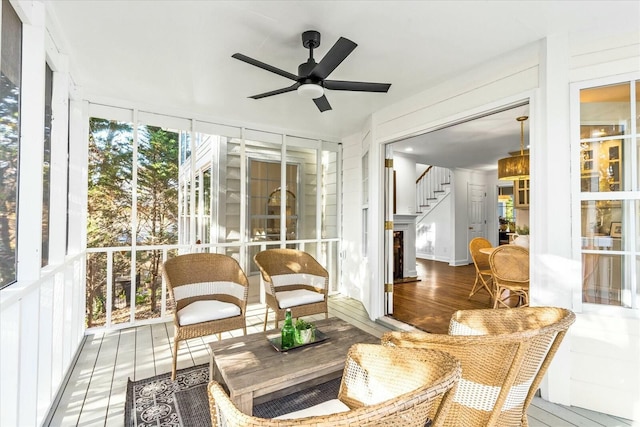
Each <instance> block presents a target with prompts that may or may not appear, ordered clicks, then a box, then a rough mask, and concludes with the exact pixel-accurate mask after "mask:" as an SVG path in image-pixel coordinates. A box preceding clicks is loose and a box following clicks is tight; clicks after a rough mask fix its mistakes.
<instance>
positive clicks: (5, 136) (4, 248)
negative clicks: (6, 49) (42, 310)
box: [0, 73, 20, 288]
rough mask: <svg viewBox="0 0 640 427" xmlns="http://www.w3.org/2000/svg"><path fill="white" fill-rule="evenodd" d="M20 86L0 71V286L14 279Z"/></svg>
mask: <svg viewBox="0 0 640 427" xmlns="http://www.w3.org/2000/svg"><path fill="white" fill-rule="evenodd" d="M19 130H20V87H19V86H17V85H16V84H14V83H13V82H12V81H11V80H10V79H9V78H8V77H7V76H6V75H5V74H4V73H2V74H1V75H0V288H2V287H3V286H5V285H8V284H9V283H12V282H13V281H15V280H16V218H17V210H18V207H17V203H16V196H17V193H18V150H19V143H18V140H19V139H18V136H19Z"/></svg>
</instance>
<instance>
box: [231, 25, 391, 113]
mask: <svg viewBox="0 0 640 427" xmlns="http://www.w3.org/2000/svg"><path fill="white" fill-rule="evenodd" d="M302 45H303V46H304V47H305V48H307V49H309V59H308V60H307V62H304V63H302V64H300V65H299V66H298V75H295V74H292V73H289V72H287V71H284V70H281V69H280V68H276V67H274V66H272V65H269V64H265V63H264V62H261V61H258V60H257V59H253V58H249V57H248V56H246V55H243V54H241V53H235V54H233V55H231V56H232V57H233V58H236V59H239V60H240V61H244V62H246V63H247V64H251V65H254V66H256V67H259V68H262V69H263V70H267V71H271V72H272V73H275V74H278V75H280V76H282V77H286V78H288V79H290V80H293V81H295V83H294V84H292V85H291V86H288V87H285V88H282V89H276V90H272V91H270V92H265V93H261V94H258V95H253V96H250V98H253V99H260V98H266V97H267V96H273V95H279V94H281V93H287V92H292V91H294V90H295V91H298V93H299V94H300V95H302V96H304V97H307V98H311V99H313V102H314V103H315V104H316V106H317V107H318V109H319V110H320V111H321V112H322V111H327V110H331V105H330V104H329V101H328V100H327V97H326V96H325V95H324V90H325V89H331V90H347V91H359V92H387V91H388V90H389V88H390V87H391V84H390V83H367V82H352V81H342V80H326V78H327V77H328V76H329V74H331V72H333V70H335V69H336V68H337V67H338V65H340V64H341V63H342V61H344V59H345V58H346V57H347V56H349V54H350V53H351V52H353V50H354V49H355V48H356V46H358V45H357V44H355V43H354V42H352V41H351V40H349V39H346V38H344V37H340V38H339V39H338V41H337V42H336V43H335V44H334V45H333V46H332V47H331V49H329V52H327V54H326V55H325V56H324V58H322V60H321V61H320V62H319V63H316V61H315V60H314V59H313V49H315V48H317V47H318V46H320V33H319V32H317V31H313V30H310V31H305V32H304V33H302Z"/></svg>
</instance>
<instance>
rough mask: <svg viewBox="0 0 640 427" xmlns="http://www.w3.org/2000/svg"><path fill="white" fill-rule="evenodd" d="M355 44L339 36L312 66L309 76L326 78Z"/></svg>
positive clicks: (351, 50)
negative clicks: (322, 56)
mask: <svg viewBox="0 0 640 427" xmlns="http://www.w3.org/2000/svg"><path fill="white" fill-rule="evenodd" d="M356 46H358V45H357V44H355V43H354V42H352V41H351V40H349V39H345V38H344V37H340V38H339V39H338V41H337V42H336V44H334V45H333V46H332V47H331V49H329V52H327V54H326V55H325V56H324V58H322V61H320V62H319V63H318V65H316V66H315V67H313V70H311V73H310V74H309V76H310V77H315V78H317V79H320V80H324V79H326V78H327V76H328V75H329V74H331V72H332V71H333V70H335V69H336V67H337V66H338V65H340V63H341V62H342V61H344V59H345V58H346V57H347V56H349V54H350V53H351V52H353V49H355V48H356Z"/></svg>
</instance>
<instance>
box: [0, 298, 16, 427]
mask: <svg viewBox="0 0 640 427" xmlns="http://www.w3.org/2000/svg"><path fill="white" fill-rule="evenodd" d="M2 292H3V293H6V292H9V290H3V291H2ZM0 343H2V345H0V361H2V364H0V376H1V377H2V381H0V425H2V426H17V425H18V393H17V392H16V391H17V390H18V372H19V366H20V303H19V302H15V303H13V304H3V305H2V306H0Z"/></svg>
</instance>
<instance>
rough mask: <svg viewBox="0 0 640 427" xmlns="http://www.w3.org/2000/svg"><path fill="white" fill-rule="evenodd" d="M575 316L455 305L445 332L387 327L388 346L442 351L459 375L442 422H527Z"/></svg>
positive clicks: (509, 426) (482, 425) (510, 426)
mask: <svg viewBox="0 0 640 427" xmlns="http://www.w3.org/2000/svg"><path fill="white" fill-rule="evenodd" d="M574 321H575V315H574V314H573V313H572V312H571V311H569V310H566V309H562V308H555V307H524V308H509V309H504V310H492V309H484V310H461V311H458V312H456V313H454V315H453V316H452V318H451V322H450V324H449V334H448V335H443V334H427V333H416V332H413V333H411V332H389V333H386V334H384V335H383V337H382V343H383V344H384V345H390V346H400V347H413V348H416V347H417V348H428V349H437V350H443V351H446V352H448V353H450V354H451V355H452V356H454V357H456V358H457V359H458V360H460V362H461V364H462V378H461V379H460V382H459V384H458V389H457V391H456V394H455V397H454V403H453V405H452V407H451V409H450V411H449V413H448V416H447V419H446V421H445V424H444V425H445V426H451V427H454V426H455V427H458V426H465V427H474V426H477V427H487V426H504V427H514V426H527V425H528V422H527V409H528V407H529V405H530V403H531V400H532V399H533V397H534V395H535V393H536V391H537V389H538V386H539V385H540V381H541V380H542V378H543V376H544V374H545V372H546V371H547V368H548V367H549V364H550V363H551V360H552V359H553V357H554V355H555V353H556V351H557V350H558V347H559V345H560V343H561V342H562V340H563V339H564V336H565V334H566V332H567V329H568V328H569V326H571V324H572V323H573V322H574Z"/></svg>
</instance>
